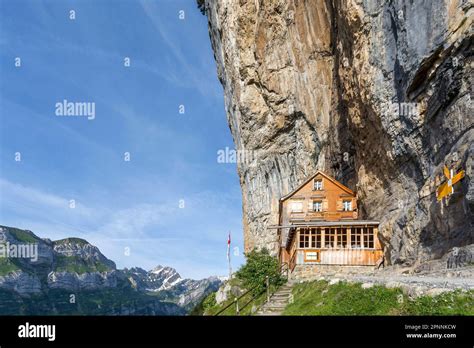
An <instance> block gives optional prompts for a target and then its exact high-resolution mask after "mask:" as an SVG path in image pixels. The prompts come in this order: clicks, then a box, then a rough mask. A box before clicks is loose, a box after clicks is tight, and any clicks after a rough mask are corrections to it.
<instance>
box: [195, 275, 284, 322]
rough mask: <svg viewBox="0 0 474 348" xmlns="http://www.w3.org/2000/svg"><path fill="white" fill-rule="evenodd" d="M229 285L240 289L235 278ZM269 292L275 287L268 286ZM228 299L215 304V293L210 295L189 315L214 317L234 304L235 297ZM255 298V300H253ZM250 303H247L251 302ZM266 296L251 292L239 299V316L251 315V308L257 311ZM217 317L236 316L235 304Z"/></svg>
mask: <svg viewBox="0 0 474 348" xmlns="http://www.w3.org/2000/svg"><path fill="white" fill-rule="evenodd" d="M231 284H232V285H233V286H238V287H240V288H242V282H241V281H240V280H238V279H236V278H234V279H232V280H231ZM270 288H271V291H274V290H276V287H275V286H273V285H271V286H270ZM229 297H230V298H229V299H228V300H227V301H225V302H223V303H221V304H217V302H216V293H215V292H213V293H210V294H209V295H208V296H207V297H206V298H204V299H203V300H202V301H201V303H199V304H198V305H197V306H196V307H195V308H194V309H193V310H192V311H191V312H190V315H215V314H217V313H218V312H219V311H220V310H221V309H223V308H224V307H226V306H227V305H229V304H230V303H234V302H235V301H234V299H235V296H233V295H231V296H229ZM237 297H238V296H237ZM254 297H255V298H254ZM252 298H254V299H253V301H251V302H250V303H249V301H250V300H252ZM266 298H267V295H266V292H263V293H260V294H252V293H251V292H250V293H248V294H246V295H245V296H243V297H242V298H241V299H239V300H238V303H239V309H240V311H239V315H252V314H253V313H252V307H254V308H256V309H258V308H259V307H260V306H261V305H263V304H264V303H265V301H266ZM247 303H249V304H248V305H247V306H245V305H246V304H247ZM219 315H237V313H236V306H235V304H232V305H231V306H229V308H227V309H226V310H225V311H223V312H222V313H221V314H219Z"/></svg>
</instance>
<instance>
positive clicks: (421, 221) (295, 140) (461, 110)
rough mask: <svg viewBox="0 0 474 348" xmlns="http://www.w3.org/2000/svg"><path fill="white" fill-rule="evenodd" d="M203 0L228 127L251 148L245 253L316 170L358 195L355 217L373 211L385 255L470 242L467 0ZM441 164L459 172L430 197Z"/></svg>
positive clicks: (396, 258)
mask: <svg viewBox="0 0 474 348" xmlns="http://www.w3.org/2000/svg"><path fill="white" fill-rule="evenodd" d="M204 8H205V13H206V15H207V17H208V21H209V33H210V38H211V42H212V47H213V49H214V53H215V59H216V62H217V70H218V76H219V79H220V81H221V82H222V85H223V86H224V91H225V105H226V111H227V118H228V122H229V126H230V129H231V132H232V135H233V138H234V141H235V145H236V148H237V149H239V150H243V151H246V154H247V157H246V159H249V158H250V160H248V161H244V162H241V163H239V165H238V172H239V176H240V182H241V186H242V196H243V210H244V234H245V248H246V249H247V250H248V249H252V248H254V247H263V246H266V247H269V248H270V249H271V250H273V251H274V252H276V250H277V236H276V231H275V230H270V229H267V226H269V225H273V224H277V217H278V199H279V198H280V197H281V196H282V195H284V194H286V193H288V192H289V191H291V190H292V189H293V188H295V187H296V186H297V185H298V184H299V183H301V182H302V181H303V180H304V178H305V177H307V176H308V175H310V174H312V173H313V172H314V171H315V170H316V169H321V170H323V171H325V172H327V173H328V174H330V175H332V176H334V177H335V178H337V179H338V180H340V181H342V182H343V183H344V184H346V185H348V186H349V187H351V188H353V189H355V190H356V191H357V193H358V197H359V206H360V207H361V208H362V211H361V217H362V218H367V219H379V220H380V221H381V229H380V231H381V232H380V233H381V235H380V238H381V240H382V241H383V242H384V244H385V248H386V256H387V259H388V261H389V262H391V263H404V264H414V263H416V262H420V261H424V260H427V259H432V258H437V257H440V256H441V255H443V254H444V253H445V252H446V251H447V250H449V249H450V248H451V247H453V246H461V245H466V244H471V243H473V233H474V232H473V231H474V218H473V212H474V179H473V177H474V168H473V166H474V145H473V140H474V130H473V124H474V115H473V110H472V102H471V99H472V94H473V91H472V82H473V81H472V80H473V74H472V72H473V66H474V62H473V61H472V49H473V48H472V41H473V39H472V31H470V27H471V26H472V18H473V13H474V8H473V3H472V1H463V0H425V1H423V0H420V1H408V0H407V1H395V0H394V1H382V0H381V1H375V0H374V1H370V0H306V1H305V0H239V1H237V0H205V3H204ZM400 103H406V104H400ZM397 106H401V107H399V108H397V109H395V107H397ZM249 154H250V155H251V156H250V157H249V156H248V155H249ZM444 164H446V165H448V166H449V167H450V168H451V167H453V168H455V169H461V168H463V169H465V170H466V177H465V178H464V179H463V180H462V182H461V183H460V184H458V185H457V186H456V188H455V191H456V193H455V194H454V195H452V196H451V197H450V198H449V200H448V201H447V202H444V203H443V204H440V203H438V202H437V201H436V195H435V190H436V187H437V185H438V184H439V183H440V180H441V179H442V177H441V175H442V167H443V165H444Z"/></svg>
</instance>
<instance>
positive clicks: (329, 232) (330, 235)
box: [324, 228, 336, 248]
mask: <svg viewBox="0 0 474 348" xmlns="http://www.w3.org/2000/svg"><path fill="white" fill-rule="evenodd" d="M335 235H336V229H335V228H326V230H325V235H324V247H325V248H334V240H335Z"/></svg>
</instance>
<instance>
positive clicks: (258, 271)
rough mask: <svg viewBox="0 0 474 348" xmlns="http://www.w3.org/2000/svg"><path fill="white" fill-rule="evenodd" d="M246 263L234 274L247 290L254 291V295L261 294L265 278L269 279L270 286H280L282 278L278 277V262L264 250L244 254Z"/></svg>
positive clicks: (264, 287)
mask: <svg viewBox="0 0 474 348" xmlns="http://www.w3.org/2000/svg"><path fill="white" fill-rule="evenodd" d="M245 257H246V259H247V262H246V263H245V265H243V266H242V267H241V268H240V269H239V270H238V271H237V273H236V277H237V278H238V279H240V280H241V281H242V283H243V285H244V287H245V288H247V289H252V288H254V287H255V289H254V291H253V292H254V293H255V294H258V293H261V292H262V291H264V290H265V289H266V286H265V281H266V277H267V276H268V277H269V278H270V283H271V284H272V285H277V286H278V285H281V284H282V283H283V278H282V277H281V275H280V265H279V263H278V260H277V259H276V258H275V257H273V256H271V255H270V253H269V252H268V250H267V249H266V248H263V249H262V250H260V251H257V250H255V249H254V250H252V251H251V252H249V253H246V254H245Z"/></svg>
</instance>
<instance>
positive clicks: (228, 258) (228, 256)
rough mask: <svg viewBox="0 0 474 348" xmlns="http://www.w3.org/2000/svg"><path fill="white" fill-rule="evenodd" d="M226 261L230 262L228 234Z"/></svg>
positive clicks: (228, 239)
mask: <svg viewBox="0 0 474 348" xmlns="http://www.w3.org/2000/svg"><path fill="white" fill-rule="evenodd" d="M227 260H230V232H229V238H227Z"/></svg>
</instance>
